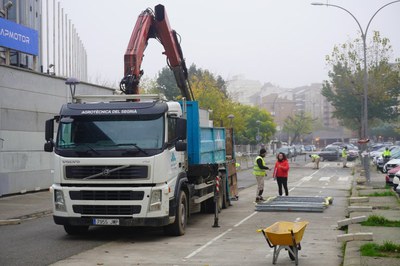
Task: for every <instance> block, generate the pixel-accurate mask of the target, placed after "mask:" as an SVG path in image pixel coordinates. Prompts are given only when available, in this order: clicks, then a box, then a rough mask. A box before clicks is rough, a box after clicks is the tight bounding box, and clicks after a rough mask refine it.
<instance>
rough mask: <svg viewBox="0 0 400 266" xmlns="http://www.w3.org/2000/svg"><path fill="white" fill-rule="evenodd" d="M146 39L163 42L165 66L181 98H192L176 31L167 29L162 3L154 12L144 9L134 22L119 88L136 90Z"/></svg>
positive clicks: (168, 27)
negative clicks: (169, 69) (171, 75)
mask: <svg viewBox="0 0 400 266" xmlns="http://www.w3.org/2000/svg"><path fill="white" fill-rule="evenodd" d="M150 38H155V39H158V40H159V41H160V42H161V44H162V45H163V47H164V49H165V51H164V52H163V53H164V54H165V55H166V56H167V63H168V66H169V67H170V68H171V70H172V71H173V73H174V76H175V79H176V82H177V85H178V87H179V89H180V90H181V93H182V97H185V98H186V100H188V101H191V100H194V98H193V94H192V92H191V90H190V87H189V84H188V71H187V68H186V63H185V60H184V58H183V53H182V49H181V46H180V44H179V41H178V38H177V33H176V31H175V30H172V29H171V27H170V25H169V21H168V17H167V14H166V12H165V8H164V6H163V5H157V6H156V7H155V12H153V11H152V10H151V9H149V8H148V9H146V10H144V11H143V12H142V13H141V14H140V15H139V17H138V19H137V21H136V25H135V27H134V29H133V32H132V35H131V38H130V40H129V44H128V48H127V49H126V52H125V56H124V71H125V72H124V78H123V79H122V80H121V83H120V88H121V90H122V91H123V92H124V93H125V94H138V93H139V89H138V87H139V82H140V78H141V76H142V75H143V70H141V69H140V67H141V64H142V60H143V54H144V50H145V49H146V47H147V42H148V40H149V39H150Z"/></svg>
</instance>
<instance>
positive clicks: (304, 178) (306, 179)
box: [300, 176, 312, 182]
mask: <svg viewBox="0 0 400 266" xmlns="http://www.w3.org/2000/svg"><path fill="white" fill-rule="evenodd" d="M311 179H312V176H305V177H303V178H302V179H301V180H300V181H304V182H305V181H310V180H311Z"/></svg>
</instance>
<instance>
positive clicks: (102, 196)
mask: <svg viewBox="0 0 400 266" xmlns="http://www.w3.org/2000/svg"><path fill="white" fill-rule="evenodd" d="M69 196H70V198H71V199H72V200H142V199H143V197H144V192H143V191H126V190H125V191H101V190H100V191H99V190H95V191H90V190H83V191H70V192H69Z"/></svg>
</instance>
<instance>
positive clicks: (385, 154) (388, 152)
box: [382, 150, 391, 157]
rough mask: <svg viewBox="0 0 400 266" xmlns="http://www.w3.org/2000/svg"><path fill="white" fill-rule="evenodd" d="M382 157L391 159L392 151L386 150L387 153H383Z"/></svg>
mask: <svg viewBox="0 0 400 266" xmlns="http://www.w3.org/2000/svg"><path fill="white" fill-rule="evenodd" d="M382 156H383V157H390V156H391V154H390V151H389V150H385V151H384V152H383V154H382Z"/></svg>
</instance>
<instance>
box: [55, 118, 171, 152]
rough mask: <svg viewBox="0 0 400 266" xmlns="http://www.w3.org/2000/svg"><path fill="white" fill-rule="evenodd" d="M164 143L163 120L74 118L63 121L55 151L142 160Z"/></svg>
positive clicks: (160, 147)
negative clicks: (141, 157)
mask: <svg viewBox="0 0 400 266" xmlns="http://www.w3.org/2000/svg"><path fill="white" fill-rule="evenodd" d="M163 143H164V119H163V116H158V117H156V118H155V117H154V116H148V117H146V116H140V117H139V116H121V115H118V116H107V117H103V116H75V117H69V118H68V119H64V120H63V119H61V123H60V127H59V131H58V136H57V143H56V147H57V150H58V151H60V152H62V151H75V152H85V153H87V154H91V156H99V155H102V154H103V155H104V152H106V153H107V152H108V156H109V155H110V154H109V152H112V151H113V152H114V155H115V156H124V155H126V156H132V155H135V154H140V156H142V155H143V154H145V155H148V154H149V153H148V150H159V149H162V147H163ZM150 153H153V152H150Z"/></svg>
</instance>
